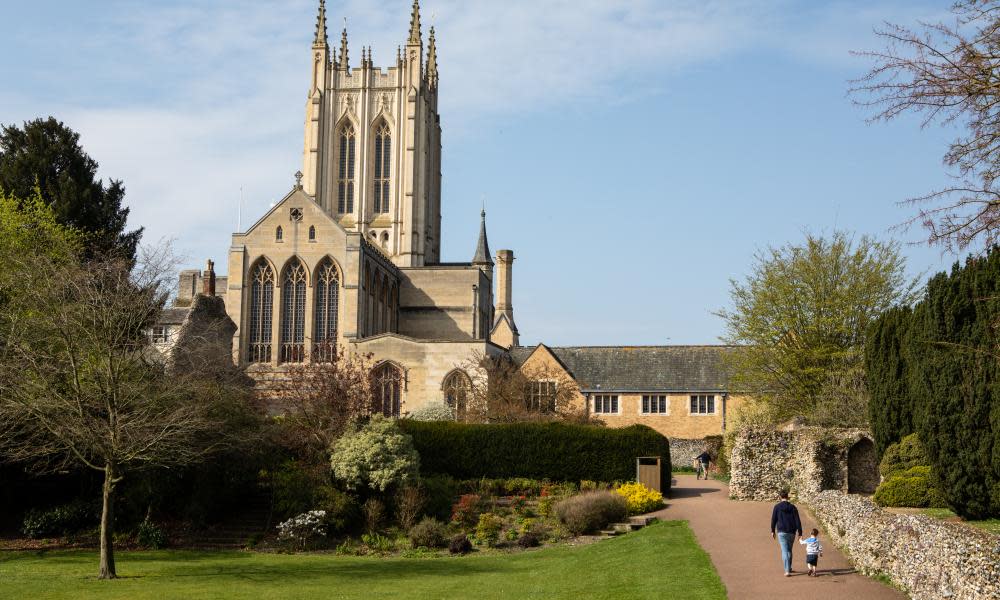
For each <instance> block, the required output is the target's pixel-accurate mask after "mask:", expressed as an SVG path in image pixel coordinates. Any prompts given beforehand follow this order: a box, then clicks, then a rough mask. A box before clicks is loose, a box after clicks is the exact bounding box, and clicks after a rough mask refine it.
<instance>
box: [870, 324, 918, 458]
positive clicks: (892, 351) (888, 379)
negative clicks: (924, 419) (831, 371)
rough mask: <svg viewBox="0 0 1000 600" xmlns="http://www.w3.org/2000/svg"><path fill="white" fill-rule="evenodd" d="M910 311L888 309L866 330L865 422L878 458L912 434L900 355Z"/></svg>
mask: <svg viewBox="0 0 1000 600" xmlns="http://www.w3.org/2000/svg"><path fill="white" fill-rule="evenodd" d="M912 319H913V310H912V309H911V308H910V307H908V306H899V307H895V308H891V309H889V310H888V311H886V312H885V313H883V314H882V315H881V316H880V317H879V318H878V319H877V320H876V321H875V322H874V323H872V324H871V326H870V327H869V328H868V336H867V340H866V343H865V372H866V373H867V382H868V391H869V393H870V394H871V400H870V402H869V404H868V419H869V423H870V424H871V429H872V434H873V436H874V438H875V447H876V448H877V450H878V454H879V456H882V453H883V452H885V450H886V448H888V447H889V445H890V444H893V443H895V442H898V441H899V440H901V439H903V437H904V436H906V435H909V434H911V433H913V432H914V431H915V429H914V423H913V416H914V406H913V401H912V396H911V394H910V389H909V379H908V377H909V371H908V369H907V361H906V360H905V358H904V351H906V349H907V347H906V344H907V336H908V333H909V327H910V322H911V321H912Z"/></svg>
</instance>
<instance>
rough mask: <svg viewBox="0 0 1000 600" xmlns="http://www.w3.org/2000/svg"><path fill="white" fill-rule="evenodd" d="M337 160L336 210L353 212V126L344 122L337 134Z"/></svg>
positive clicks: (342, 212)
mask: <svg viewBox="0 0 1000 600" xmlns="http://www.w3.org/2000/svg"><path fill="white" fill-rule="evenodd" d="M337 137H338V144H339V161H338V166H337V212H339V213H341V214H344V213H352V212H354V162H355V161H354V159H355V154H354V146H355V136H354V126H353V125H351V124H350V123H344V124H343V125H341V126H340V131H339V132H338V134H337Z"/></svg>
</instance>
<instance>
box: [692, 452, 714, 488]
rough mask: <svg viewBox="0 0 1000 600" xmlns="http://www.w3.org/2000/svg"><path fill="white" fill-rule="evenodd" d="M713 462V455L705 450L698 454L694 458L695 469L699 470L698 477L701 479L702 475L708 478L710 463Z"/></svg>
mask: <svg viewBox="0 0 1000 600" xmlns="http://www.w3.org/2000/svg"><path fill="white" fill-rule="evenodd" d="M710 462H712V456H711V455H710V454H709V453H708V450H705V451H704V452H702V453H701V454H699V455H698V456H696V457H695V458H694V466H695V469H697V470H698V476H697V479H701V476H702V475H704V476H705V480H706V481H707V480H708V464H709V463H710Z"/></svg>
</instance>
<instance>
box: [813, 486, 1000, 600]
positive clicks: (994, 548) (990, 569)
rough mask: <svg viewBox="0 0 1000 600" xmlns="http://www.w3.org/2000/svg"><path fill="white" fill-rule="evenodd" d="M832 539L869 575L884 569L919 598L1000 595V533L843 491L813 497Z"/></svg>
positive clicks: (969, 599)
mask: <svg viewBox="0 0 1000 600" xmlns="http://www.w3.org/2000/svg"><path fill="white" fill-rule="evenodd" d="M809 504H810V505H811V507H812V509H813V513H814V514H815V515H816V518H817V519H818V520H819V521H820V522H821V523H822V524H823V527H824V529H825V530H826V532H827V535H828V536H829V537H830V541H831V542H833V543H834V544H836V545H837V546H838V547H840V548H841V549H843V550H844V551H846V553H847V554H848V555H849V556H850V558H851V559H852V560H853V562H854V565H855V567H856V568H857V569H858V570H859V571H861V572H863V573H866V574H868V575H874V574H878V573H881V574H884V575H886V576H888V577H889V578H890V579H891V580H892V581H893V582H894V583H895V584H896V585H898V586H899V587H901V588H903V589H904V590H906V591H907V592H908V593H909V594H910V597H911V598H912V599H913V600H931V599H939V598H948V599H951V600H986V599H997V598H1000V536H998V535H995V534H990V533H987V532H985V531H979V530H977V529H973V528H972V527H969V526H965V525H960V524H957V523H948V522H945V521H940V520H937V519H933V518H931V517H927V516H923V515H899V514H894V513H890V512H888V511H885V510H883V509H881V508H879V507H878V506H876V505H875V504H874V503H873V502H872V501H871V500H870V499H869V498H867V497H865V496H859V495H854V494H845V493H843V492H840V491H833V490H830V491H823V492H819V493H818V494H816V495H815V496H813V497H812V498H810V500H809Z"/></svg>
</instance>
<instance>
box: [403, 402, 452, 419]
mask: <svg viewBox="0 0 1000 600" xmlns="http://www.w3.org/2000/svg"><path fill="white" fill-rule="evenodd" d="M409 417H410V418H411V419H413V420H414V421H454V420H455V410H454V409H452V408H451V407H450V406H448V405H447V404H445V403H444V402H435V403H433V404H426V405H424V406H421V407H420V408H418V409H417V410H415V411H413V412H411V413H410V415H409Z"/></svg>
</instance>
